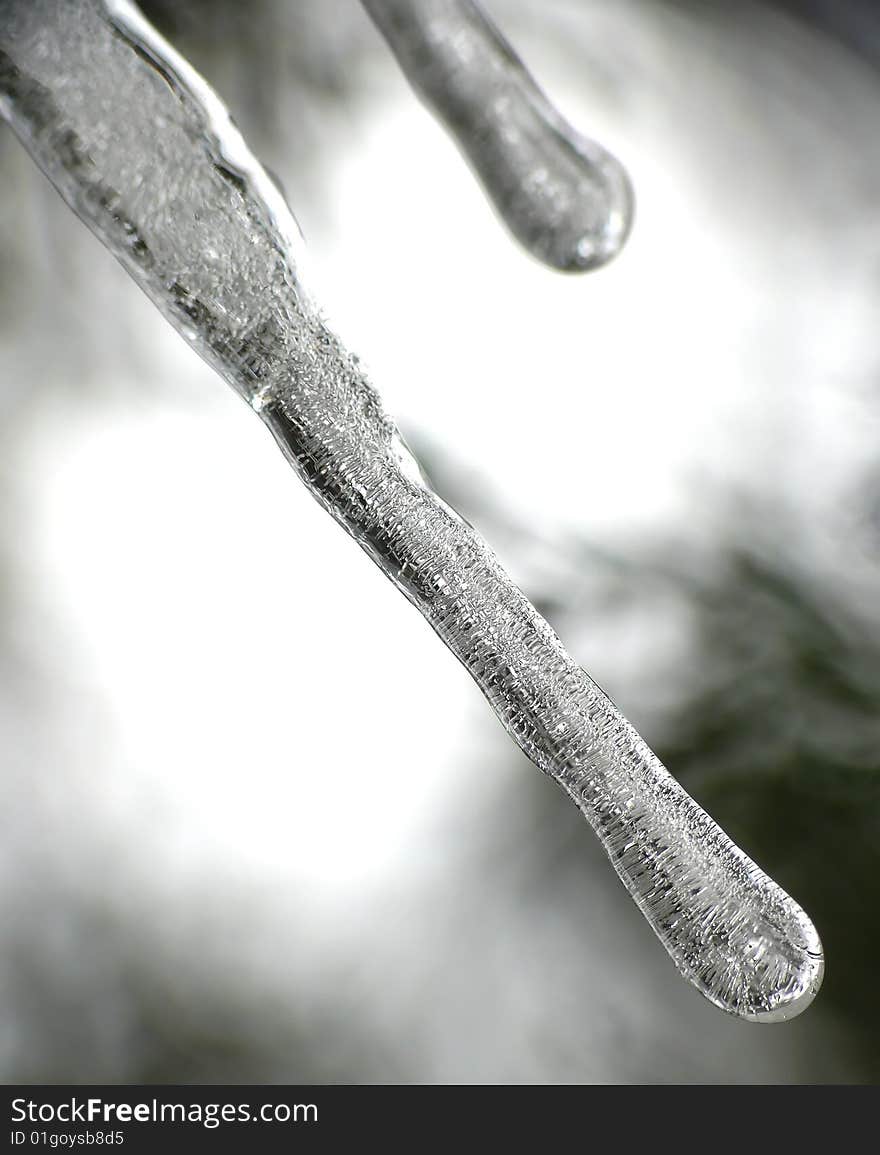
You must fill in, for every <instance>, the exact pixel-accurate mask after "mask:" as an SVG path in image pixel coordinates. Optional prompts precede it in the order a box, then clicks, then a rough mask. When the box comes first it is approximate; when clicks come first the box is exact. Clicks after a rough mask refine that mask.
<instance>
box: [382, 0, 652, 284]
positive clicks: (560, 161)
mask: <svg viewBox="0 0 880 1155" xmlns="http://www.w3.org/2000/svg"><path fill="white" fill-rule="evenodd" d="M364 4H365V7H366V8H367V10H368V11H369V12H370V15H371V16H372V17H373V20H374V21H375V23H376V24H377V26H378V27H379V28H380V30H381V31H382V33H383V35H384V36H385V38H386V39H387V41H388V43H389V45H390V46H391V49H392V51H393V52H394V54H395V56H396V57H397V60H398V62H399V63H400V66H401V67H402V69H403V71H404V72H405V73H406V75H407V77H408V78H409V81H410V83H411V84H412V86H413V88H414V89H415V91H416V92H417V93H418V94H419V96H420V97H421V98H422V100H423V101H424V103H425V104H426V105H427V106H428V107H429V108H430V109H431V110H432V112H433V113H434V114H435V115H436V116H437V118H438V119H439V120H441V121H442V123H443V124H445V125H446V127H447V128H448V130H449V131H450V133H451V134H452V136H453V137H454V138H455V140H456V141H457V142H458V145H459V147H460V148H461V150H462V152H463V153H464V154H465V156H466V157H467V158H468V160H469V161H470V163H471V166H472V167H473V169H474V171H475V172H476V174H477V176H478V177H479V178H480V181H481V182H482V184H483V187H484V188H485V190H486V192H487V194H488V196H489V198H490V199H491V201H492V203H493V204H494V205H495V208H496V209H497V210H498V212H499V213H500V215H501V217H502V218H503V219H504V221H505V222H506V224H507V226H508V228H509V229H510V231H511V232H512V233H513V234H514V236H515V237H516V238H517V239H518V240H519V241H520V243H521V244H522V245H523V246H524V247H525V248H526V249H528V251H529V252H530V253H531V254H532V256H534V257H537V259H538V260H539V261H543V263H544V264H546V265H550V266H552V267H553V268H555V269H561V270H564V271H566V272H583V271H586V270H588V269H594V268H598V267H599V266H601V265H604V264H605V263H606V262H607V261H609V260H611V258H612V257H614V256H615V255H616V254H617V253H618V252H619V251H620V249H621V248H622V246H623V244H624V242H625V241H626V238H627V236H628V235H629V229H630V225H631V222H632V215H633V194H632V187H631V185H630V182H629V178H628V176H627V174H626V171H625V169H624V168H623V166H622V165H621V164H620V162H619V161H618V160H616V159H615V157H613V156H612V155H611V154H610V153H609V152H607V151H606V150H605V149H604V148H603V147H602V146H601V145H600V144H596V143H595V141H592V140H588V139H587V138H586V137H583V136H581V135H580V134H579V133H578V132H576V131H575V130H574V129H573V128H572V127H571V125H569V124H568V123H567V122H566V121H565V120H564V119H563V117H562V116H561V115H560V114H559V113H558V112H557V111H556V109H555V108H554V107H553V105H552V104H551V103H550V102H549V101H548V99H547V98H546V96H545V95H544V93H543V92H542V91H541V90H540V88H538V86H537V84H536V83H535V81H534V80H533V79H532V77H531V75H530V74H529V72H528V71H527V69H526V68H525V66H524V65H523V63H522V61H521V60H520V59H519V57H518V56H517V55H516V53H515V52H514V50H513V49H512V48H511V46H510V45H509V44H508V43H507V41H506V40H505V39H504V37H503V36H502V35H501V33H500V32H499V31H498V30H497V29H496V28H495V27H494V25H493V24H492V23H491V21H490V20H489V19H488V17H487V16H486V15H485V13H484V12H483V11H482V10H481V9H480V8H479V7H478V6H477V5H476V4H474V3H471V0H364Z"/></svg>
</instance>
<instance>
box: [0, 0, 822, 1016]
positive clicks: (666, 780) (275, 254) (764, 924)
mask: <svg viewBox="0 0 880 1155" xmlns="http://www.w3.org/2000/svg"><path fill="white" fill-rule="evenodd" d="M383 7H386V6H383ZM373 8H374V9H376V8H377V5H373ZM386 11H388V12H390V11H391V8H390V6H388V7H386ZM475 11H476V10H474V12H475ZM474 19H476V20H481V18H480V17H479V16H478V15H477V16H474ZM429 63H430V62H429ZM514 64H515V67H516V68H517V69H519V67H520V66H519V65H518V63H516V62H515V60H514ZM475 66H476V67H479V68H482V65H481V64H480V59H479V57H476V58H475ZM462 67H464V65H462ZM468 67H470V65H468ZM483 79H485V77H483ZM480 82H481V83H482V80H481V81H480ZM474 83H476V81H475V82H474ZM0 108H2V111H3V114H4V116H5V117H6V118H7V119H8V120H9V122H10V124H11V125H12V128H13V129H14V131H15V132H16V133H17V135H18V136H19V138H20V139H21V141H22V142H23V144H24V145H25V147H26V148H27V149H28V151H29V152H30V153H31V155H32V156H33V158H34V159H35V160H36V162H37V163H38V164H39V165H40V167H41V168H42V169H43V171H44V172H45V173H46V175H47V176H48V177H49V179H50V180H51V181H52V182H53V184H54V185H55V186H56V188H57V189H58V191H59V192H60V193H61V195H62V196H63V197H64V199H65V200H66V201H67V203H68V204H69V205H70V206H71V208H73V209H74V211H75V212H77V213H78V215H79V216H80V217H81V218H82V220H83V221H84V222H85V223H86V224H87V225H88V226H89V228H91V229H92V231H93V232H94V233H95V234H96V235H97V236H98V237H99V239H100V240H101V241H102V242H103V243H104V244H105V245H106V246H107V247H108V248H109V249H110V250H111V251H112V252H113V253H114V254H115V255H116V256H117V257H118V259H119V260H120V261H121V262H122V264H123V265H124V266H125V268H126V269H127V270H128V272H129V273H130V274H131V275H132V277H133V278H134V279H135V281H136V282H137V283H138V284H139V285H140V286H141V288H142V289H143V290H144V291H145V292H146V293H147V294H148V296H149V297H150V298H151V299H152V300H153V301H154V302H155V303H156V304H157V305H158V307H159V308H160V309H161V310H162V312H163V313H164V314H165V316H166V317H167V318H168V319H169V320H170V321H171V322H172V324H173V325H174V326H175V327H176V328H177V329H178V331H179V332H180V333H181V334H182V335H183V336H184V338H185V339H186V340H187V341H188V342H189V343H190V344H191V345H192V346H193V347H194V348H195V349H196V350H197V351H198V352H199V353H200V354H201V355H202V356H203V357H204V358H205V359H206V360H207V361H208V362H209V363H210V364H212V365H213V366H214V367H215V368H216V369H217V370H218V372H219V373H220V374H221V375H222V376H223V377H224V378H225V379H226V380H227V381H228V382H229V383H230V384H231V385H232V386H233V387H234V388H235V389H236V390H237V391H238V392H239V393H240V394H241V395H242V396H243V397H244V398H245V399H246V400H247V401H248V403H249V404H250V405H251V407H252V408H253V409H254V410H255V411H256V412H258V413H259V416H260V417H261V419H262V420H263V421H265V422H266V424H267V425H268V427H269V428H270V429H271V431H272V433H273V435H274V436H275V438H276V440H277V442H278V444H279V445H280V447H281V449H282V451H283V453H284V454H285V456H286V457H287V459H288V460H289V461H290V463H291V464H292V465H293V466H294V468H295V469H296V471H297V472H298V474H299V476H300V477H301V478H302V479H303V481H304V482H305V484H306V485H307V486H308V488H309V489H310V491H311V492H312V494H313V495H314V496H315V498H316V499H317V500H318V501H319V502H320V503H321V504H322V505H323V506H324V507H325V508H326V509H327V511H328V512H329V513H331V514H332V516H333V517H334V518H335V519H336V520H337V521H338V522H339V523H340V524H341V525H342V526H343V527H344V528H345V529H346V530H347V532H348V533H349V534H351V536H352V537H353V538H354V539H355V540H356V541H357V542H358V543H359V544H360V545H361V546H362V548H363V549H364V550H366V551H367V553H368V554H369V555H370V556H371V557H372V558H373V559H374V560H375V561H376V563H377V564H378V565H379V566H380V567H381V569H382V570H383V571H384V572H385V573H386V574H387V576H388V577H389V578H390V579H391V580H392V581H393V582H394V583H395V584H396V585H397V587H398V588H399V589H400V590H401V591H402V592H403V593H404V594H405V595H406V597H407V598H408V599H409V600H410V601H411V602H412V603H413V604H414V605H415V606H416V607H417V608H418V609H419V610H420V612H421V613H422V614H423V615H424V616H425V618H426V619H427V620H428V622H429V623H430V624H431V626H432V627H433V628H434V630H435V631H436V632H437V633H438V634H439V636H440V637H441V638H442V639H443V641H444V642H445V643H446V645H447V646H448V647H449V648H450V649H451V650H452V652H453V653H454V654H455V655H456V656H457V657H458V658H459V659H460V661H461V662H462V663H463V664H464V666H465V667H466V668H467V670H468V671H469V672H470V674H471V675H472V677H473V678H474V680H475V681H476V682H477V684H478V686H479V687H480V689H481V690H482V692H483V694H484V695H485V696H486V698H487V699H488V700H489V702H490V704H491V705H492V707H493V709H494V710H495V712H496V714H497V715H498V717H499V719H500V720H501V722H502V724H503V725H504V726H505V728H506V729H507V731H508V733H509V734H510V735H511V737H512V738H513V739H514V740H515V741H516V742H517V743H518V745H519V746H520V747H521V748H522V750H523V751H524V752H525V753H526V754H527V755H528V757H529V758H530V759H531V760H532V761H533V762H534V764H535V765H536V766H538V767H539V769H541V770H542V771H543V772H544V773H546V774H548V775H550V776H551V777H552V778H554V779H555V780H556V781H557V782H558V783H559V784H560V785H561V786H562V788H563V789H564V790H565V791H566V792H567V793H568V794H569V795H570V797H571V798H572V799H573V800H574V802H575V803H576V805H577V806H578V807H579V808H580V810H581V811H582V812H583V813H584V815H585V816H586V818H587V819H588V821H589V822H590V824H591V825H592V827H593V828H594V830H595V831H596V833H597V834H598V836H599V838H600V839H601V841H602V843H603V845H604V847H605V849H606V851H607V853H608V855H609V857H610V859H611V861H612V863H613V865H614V867H615V869H616V871H617V873H618V874H619V876H620V878H621V879H622V880H623V882H624V884H625V886H626V887H627V889H628V890H629V892H630V894H631V895H632V897H633V899H634V900H635V902H636V903H637V905H638V906H639V908H640V910H641V911H642V913H643V914H644V915H645V917H646V919H647V920H648V922H649V924H650V925H651V926H652V928H653V929H654V931H655V932H656V934H657V936H658V937H659V938H660V940H661V941H662V942H663V944H664V946H665V947H666V949H667V950H668V952H669V954H670V955H671V957H672V959H673V961H674V962H675V964H676V966H677V967H678V969H679V970H680V972H681V973H682V974H683V975H684V976H685V978H687V979H688V980H689V981H690V982H691V983H693V984H694V985H695V986H696V987H697V988H698V989H699V990H700V991H701V992H702V993H703V994H704V995H705V996H706V997H707V998H708V999H709V1000H710V1001H711V1002H713V1003H714V1004H715V1005H717V1006H719V1007H721V1008H722V1009H723V1010H725V1011H728V1012H730V1013H732V1014H735V1015H739V1016H741V1017H743V1018H745V1019H750V1020H756V1021H774V1020H778V1019H784V1018H788V1017H790V1016H792V1015H794V1014H797V1013H798V1012H800V1011H801V1010H803V1009H804V1007H806V1006H807V1005H808V1003H809V1002H810V1001H811V999H812V998H813V996H814V995H815V993H816V991H817V990H818V987H819V984H820V982H821V977H822V968H823V961H822V950H821V946H820V943H819V939H818V936H817V934H816V931H815V930H814V928H813V926H812V924H811V923H810V921H809V919H808V918H807V916H806V915H805V914H804V912H803V911H802V910H801V909H800V907H799V906H798V905H797V904H796V903H795V902H794V901H793V900H792V899H791V898H790V897H789V896H788V895H787V894H785V893H784V892H783V891H782V890H781V889H780V888H779V887H778V886H777V885H776V884H775V883H774V882H773V881H772V880H771V879H769V878H768V877H767V876H766V875H765V874H764V873H763V872H762V871H761V870H760V869H759V868H758V867H757V866H756V865H755V864H754V863H753V862H752V861H751V860H750V859H748V858H747V857H746V856H745V855H744V854H743V853H742V851H740V850H739V849H738V848H737V847H736V846H735V845H734V844H733V843H732V842H731V841H730V840H729V839H728V838H727V836H726V835H725V834H724V833H723V832H722V831H721V830H720V829H719V827H718V826H717V825H716V824H715V823H714V822H713V821H712V819H711V818H710V817H709V816H708V815H707V814H706V813H705V812H704V811H703V810H702V809H700V807H699V806H697V805H696V803H695V802H694V801H693V800H692V799H691V798H690V797H689V796H688V795H687V794H686V793H685V791H684V790H683V789H682V788H681V787H680V786H679V785H678V783H677V782H676V781H675V780H674V779H673V778H672V777H671V776H670V775H669V773H668V772H667V771H666V770H665V768H664V767H663V766H662V765H661V763H660V762H659V761H658V759H657V758H656V757H655V755H654V754H653V753H652V752H651V751H650V750H649V749H648V747H647V746H646V745H645V743H644V742H643V741H642V739H641V738H640V737H639V735H638V734H637V733H636V732H635V730H634V729H633V727H632V726H631V725H630V724H629V722H627V720H626V719H625V718H624V717H623V716H622V715H621V713H620V712H619V711H618V710H617V708H616V707H615V706H614V704H613V703H612V702H611V701H610V700H609V699H608V697H607V696H606V695H605V694H604V693H603V692H602V691H601V690H600V689H599V688H598V687H597V686H596V684H595V683H594V682H593V681H592V680H591V679H590V678H589V677H588V675H587V674H586V673H585V672H584V670H583V669H581V668H580V667H579V666H578V665H577V663H576V662H575V661H574V660H573V659H572V658H571V657H570V656H569V655H568V654H567V653H566V651H565V649H564V648H563V646H562V644H561V642H560V641H559V639H558V638H557V636H556V635H555V634H554V632H553V631H552V630H551V628H550V626H549V625H548V624H547V623H546V622H545V621H544V619H543V618H542V617H541V616H540V615H539V614H538V613H537V611H536V610H535V609H534V607H533V606H532V605H531V604H530V603H529V602H528V601H527V600H526V598H525V597H524V596H523V594H522V593H521V592H520V591H519V589H517V587H516V586H515V585H514V584H513V582H512V581H511V580H510V578H509V577H508V576H507V574H506V573H505V572H504V570H503V569H502V567H501V566H500V564H499V563H498V561H497V559H496V558H495V556H494V555H493V554H492V552H491V551H490V550H489V548H488V547H487V546H486V544H485V543H484V542H483V541H482V540H481V538H480V537H479V535H478V534H477V533H476V532H475V531H474V529H473V528H472V527H471V526H469V525H468V524H467V523H466V522H465V521H463V520H462V519H461V518H460V517H459V516H458V515H457V514H456V513H455V512H454V511H453V510H452V509H451V508H450V507H449V506H448V505H446V504H445V503H444V502H443V501H442V500H441V499H440V498H439V497H438V496H437V495H436V494H435V493H434V492H433V491H432V490H431V488H430V487H429V485H428V484H427V482H426V481H425V479H424V477H423V476H422V474H421V471H420V469H419V467H418V464H417V463H416V462H415V460H414V459H413V457H412V454H411V453H410V451H409V450H408V448H407V447H406V445H405V444H404V442H403V440H402V439H401V437H400V435H399V433H398V432H397V430H396V428H395V426H394V424H393V422H392V421H391V420H390V418H389V417H388V416H387V415H386V414H385V412H384V410H383V408H382V404H381V402H380V400H379V397H378V395H377V394H376V392H375V390H374V389H373V387H372V385H371V384H370V382H369V381H368V380H367V378H366V376H365V375H364V372H363V370H362V369H361V367H360V366H359V364H358V362H357V361H356V359H355V358H353V357H352V356H351V355H350V354H349V353H348V352H347V351H346V350H345V349H344V348H343V347H342V346H341V344H340V342H339V341H338V340H337V338H336V337H335V336H334V335H333V333H332V332H330V330H329V329H328V327H327V326H326V324H325V322H324V321H323V319H322V317H321V315H320V313H319V311H318V308H317V306H316V305H315V303H314V302H313V301H312V299H311V297H310V295H309V293H308V291H307V289H306V288H305V287H304V284H303V252H302V242H301V238H300V235H299V230H298V228H297V226H296V223H295V221H294V220H293V217H292V216H291V214H290V211H289V210H288V208H287V206H286V204H285V203H284V200H283V198H282V197H281V195H280V193H279V192H278V190H277V188H276V187H275V185H274V184H273V183H272V181H271V180H270V179H269V178H268V177H267V176H266V174H265V173H264V172H263V170H262V169H261V168H260V166H259V165H258V163H257V162H256V161H255V160H254V158H253V157H252V156H251V154H250V153H249V151H248V149H247V147H246V146H245V144H244V141H243V140H242V138H241V136H240V134H239V133H238V131H237V130H236V129H235V127H234V126H233V125H232V123H231V121H230V120H229V118H228V115H227V114H226V112H225V110H224V109H223V107H222V105H221V104H220V102H219V100H218V99H217V97H216V96H215V95H214V94H213V93H212V92H211V90H210V89H209V88H208V86H207V85H206V84H205V82H204V81H203V80H202V79H201V78H200V77H198V76H197V75H196V74H195V72H194V71H193V70H192V69H191V68H190V67H189V66H188V65H187V64H186V62H185V61H184V60H182V59H181V58H180V57H179V56H178V55H177V53H175V52H174V50H173V49H172V48H171V47H170V46H169V45H168V44H166V43H165V42H164V41H163V40H162V39H161V37H160V36H159V35H158V34H157V33H156V32H155V31H154V30H153V29H152V28H151V27H150V26H149V25H148V24H147V23H146V22H145V21H144V19H143V17H142V16H141V15H140V13H139V12H138V11H137V10H136V9H135V8H134V7H133V5H131V4H130V3H128V2H127V0H112V2H111V0H107V3H106V4H102V3H101V2H100V0H68V2H67V3H64V4H59V3H56V2H55V0H0ZM538 123H539V121H534V122H533V125H537V124H538ZM535 131H536V132H537V131H538V130H537V128H535ZM474 139H475V140H476V138H474ZM474 147H476V145H475V146H474ZM490 151H491V145H490ZM530 155H531V153H529V152H526V153H520V154H518V156H519V161H520V162H522V163H527V162H528V157H529V156H530ZM475 163H476V162H475ZM494 163H495V162H494V161H492V162H491V163H490V164H489V167H490V168H491V167H492V166H493V165H494ZM529 163H530V162H529ZM511 171H513V170H511ZM415 272H416V273H417V272H418V270H417V269H416V270H415ZM533 404H535V405H539V404H541V398H540V396H538V395H536V396H535V397H534V399H533ZM597 500H598V498H597ZM267 580H268V578H267ZM290 612H292V613H293V612H296V607H291V609H290ZM343 708H344V702H343V701H342V700H340V710H342V709H343ZM394 710H395V704H394V702H390V701H389V702H388V704H387V715H388V717H387V721H388V724H389V725H393V719H394ZM436 711H437V723H438V725H442V717H443V703H442V702H437V703H436Z"/></svg>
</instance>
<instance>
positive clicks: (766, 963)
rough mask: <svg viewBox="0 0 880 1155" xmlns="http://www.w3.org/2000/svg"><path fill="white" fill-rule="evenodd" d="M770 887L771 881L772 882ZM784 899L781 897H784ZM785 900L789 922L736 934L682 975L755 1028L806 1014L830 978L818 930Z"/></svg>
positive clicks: (710, 997) (723, 1008) (713, 946)
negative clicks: (826, 980)
mask: <svg viewBox="0 0 880 1155" xmlns="http://www.w3.org/2000/svg"><path fill="white" fill-rule="evenodd" d="M768 881H769V880H768ZM780 893H782V892H780ZM784 898H785V907H786V911H785V916H786V917H785V920H784V922H782V923H780V922H777V920H776V919H774V920H773V921H772V922H770V921H768V922H767V923H764V924H763V925H759V926H755V925H754V924H753V925H752V927H751V928H749V929H748V930H746V927H747V926H748V924H745V925H744V926H743V927H742V928H741V930H742V931H743V932H744V933H741V934H740V933H737V931H733V932H732V933H731V934H730V936H729V937H727V936H724V940H723V941H719V942H716V943H714V944H713V945H712V947H710V948H709V949H708V950H706V949H704V950H703V952H702V954H701V955H700V956H699V961H698V965H697V966H696V967H691V966H689V965H688V962H687V960H686V959H685V961H684V965H680V966H679V969H680V971H681V973H682V974H683V975H684V976H685V978H687V979H688V981H689V982H691V983H692V984H693V985H694V986H695V987H697V989H698V990H699V991H700V993H701V994H702V995H704V996H705V997H706V998H707V999H708V1000H709V1002H711V1003H713V1004H714V1005H715V1006H716V1007H719V1008H720V1009H721V1010H723V1011H726V1012H727V1013H728V1014H730V1015H734V1016H736V1017H737V1018H740V1019H743V1020H745V1021H746V1022H750V1023H782V1022H785V1021H786V1020H788V1019H793V1018H795V1017H796V1016H797V1015H799V1014H801V1013H802V1012H803V1011H805V1010H806V1009H807V1007H808V1006H809V1005H810V1003H811V1002H812V1001H813V999H814V998H815V997H816V995H817V993H818V991H819V988H820V987H821V985H822V979H823V977H824V974H825V957H824V953H823V950H822V943H821V941H820V939H819V935H818V933H817V931H816V928H815V927H814V926H813V924H812V922H811V921H810V919H809V918H808V917H807V915H806V914H805V913H804V911H803V910H801V908H800V907H799V906H798V905H797V903H795V902H794V901H793V900H792V899H790V898H789V897H788V896H787V895H784Z"/></svg>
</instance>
